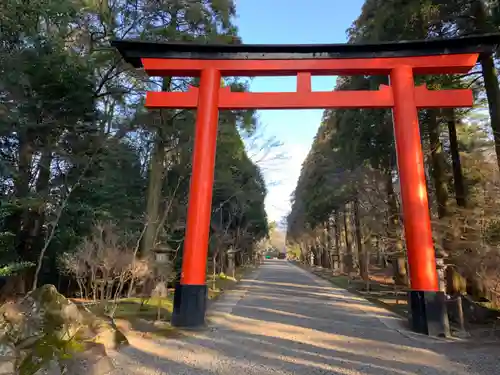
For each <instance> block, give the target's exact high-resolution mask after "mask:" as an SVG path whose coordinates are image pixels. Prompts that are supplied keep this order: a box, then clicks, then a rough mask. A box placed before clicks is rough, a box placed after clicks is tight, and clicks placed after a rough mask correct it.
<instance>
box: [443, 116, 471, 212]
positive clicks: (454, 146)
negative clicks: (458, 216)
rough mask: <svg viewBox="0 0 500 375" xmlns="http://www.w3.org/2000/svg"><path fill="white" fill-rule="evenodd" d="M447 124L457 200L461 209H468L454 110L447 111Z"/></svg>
mask: <svg viewBox="0 0 500 375" xmlns="http://www.w3.org/2000/svg"><path fill="white" fill-rule="evenodd" d="M445 114H446V123H447V125H448V134H449V138H450V153H451V162H452V167H453V184H454V187H455V199H456V201H457V205H458V206H459V207H463V208H465V207H467V196H466V194H467V193H466V190H465V183H464V175H463V172H462V163H461V161H460V152H459V150H458V137H457V121H456V116H455V110H454V109H453V108H450V109H447V110H445Z"/></svg>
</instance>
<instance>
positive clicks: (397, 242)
mask: <svg viewBox="0 0 500 375" xmlns="http://www.w3.org/2000/svg"><path fill="white" fill-rule="evenodd" d="M386 191H387V204H388V206H389V218H388V226H387V232H388V233H387V234H388V237H389V239H390V242H391V244H390V247H389V251H390V252H391V255H390V259H391V264H392V269H393V275H394V282H395V283H396V284H399V285H408V272H407V267H406V256H405V253H404V249H403V241H402V239H401V229H402V228H401V221H400V214H399V210H398V204H397V200H396V194H395V192H394V184H393V182H392V171H391V170H388V171H387V175H386Z"/></svg>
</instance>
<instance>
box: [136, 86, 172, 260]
mask: <svg viewBox="0 0 500 375" xmlns="http://www.w3.org/2000/svg"><path fill="white" fill-rule="evenodd" d="M171 82H172V79H171V78H170V77H166V78H164V79H163V84H162V91H170V86H171ZM161 116H167V113H162V114H161ZM169 125H171V124H169V120H167V121H166V122H163V121H162V122H161V124H160V128H158V129H157V130H156V133H155V135H154V141H153V152H152V155H151V161H150V169H149V181H148V196H147V204H146V213H147V228H146V232H145V233H144V238H143V243H142V245H143V246H142V255H143V256H144V255H146V254H147V253H148V252H149V251H151V250H152V249H154V248H155V246H156V243H155V242H156V240H157V234H158V232H159V231H158V224H159V221H160V206H161V202H162V190H163V183H164V178H165V159H166V156H167V155H166V154H167V151H166V139H165V138H166V136H165V132H166V129H165V128H166V127H167V126H169Z"/></svg>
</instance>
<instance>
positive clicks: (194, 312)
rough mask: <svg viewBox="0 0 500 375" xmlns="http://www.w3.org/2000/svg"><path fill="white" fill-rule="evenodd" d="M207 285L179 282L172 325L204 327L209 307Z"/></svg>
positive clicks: (175, 295)
mask: <svg viewBox="0 0 500 375" xmlns="http://www.w3.org/2000/svg"><path fill="white" fill-rule="evenodd" d="M207 293H208V289H207V286H206V285H182V284H177V285H176V287H175V293H174V310H173V312H172V320H171V323H172V326H174V327H179V328H203V327H204V326H205V311H206V308H207V297H208V294H207Z"/></svg>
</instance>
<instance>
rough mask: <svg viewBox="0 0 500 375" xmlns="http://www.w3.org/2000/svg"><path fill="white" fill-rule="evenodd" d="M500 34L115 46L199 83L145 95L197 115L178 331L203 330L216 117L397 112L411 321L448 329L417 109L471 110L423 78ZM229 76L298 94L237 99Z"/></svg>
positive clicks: (434, 331)
mask: <svg viewBox="0 0 500 375" xmlns="http://www.w3.org/2000/svg"><path fill="white" fill-rule="evenodd" d="M499 41H500V35H499V34H489V35H479V36H472V37H464V38H456V39H446V40H433V41H410V42H398V43H381V44H361V45H360V44H329V45H245V44H234V45H211V44H204V45H200V44H191V43H189V44H185V43H184V44H182V43H150V42H138V41H113V42H112V45H113V46H115V47H116V48H118V50H119V51H120V53H121V54H122V55H123V57H124V58H125V60H126V61H127V62H129V63H131V64H132V65H133V66H134V67H136V68H144V70H145V71H146V72H147V73H148V74H149V75H150V76H159V77H165V76H174V77H176V76H179V77H181V76H182V77H200V86H199V88H195V87H191V88H190V89H189V91H187V92H148V93H147V96H146V107H148V108H192V109H195V108H196V109H197V111H198V112H197V118H196V132H195V146H194V154H193V173H192V177H191V186H190V192H189V206H188V221H187V229H186V238H185V244H184V253H183V263H182V273H181V281H180V284H179V285H178V286H177V287H176V291H175V296H174V311H173V316H172V324H173V325H175V326H179V327H197V326H203V325H204V323H205V309H206V298H207V297H206V296H207V287H206V266H207V251H208V238H209V225H210V217H211V204H212V187H213V178H214V164H215V152H216V143H217V126H218V112H219V110H236V109H310V108H391V109H392V111H393V118H394V136H395V141H396V142H395V143H396V154H397V162H398V171H399V178H400V185H401V196H402V210H403V215H404V223H405V239H406V247H407V253H408V264H409V273H410V283H411V291H410V293H409V296H410V297H409V302H410V304H411V309H410V310H411V311H410V320H411V324H412V327H413V329H414V330H415V331H417V332H422V333H426V334H430V335H438V334H442V333H443V332H444V330H445V328H444V323H443V321H442V316H443V314H444V312H445V310H444V293H442V292H439V287H438V278H437V272H436V259H435V253H434V244H433V240H432V232H431V222H430V216H429V206H428V198H427V189H426V181H425V173H424V162H423V156H422V147H421V143H420V132H419V125H418V113H417V111H418V109H420V108H443V107H451V108H453V107H472V105H473V96H472V91H471V90H468V89H459V90H442V91H433V90H428V89H427V88H426V87H425V86H420V87H415V84H414V76H415V75H419V74H459V73H467V72H469V71H470V70H471V69H472V68H473V67H474V65H475V64H476V62H477V59H478V56H479V54H480V53H485V52H491V51H492V50H493V49H494V48H496V46H497V44H498V42H499ZM314 75H329V76H336V75H363V76H366V75H386V76H389V77H390V85H389V86H385V85H383V86H381V87H380V88H379V90H373V91H333V92H332V91H328V92H314V91H312V89H311V76H314ZM226 76H245V77H255V76H296V77H297V90H296V92H292V93H288V92H287V93H284V92H269V93H249V92H231V90H230V89H229V88H221V87H220V86H221V85H220V82H221V77H226Z"/></svg>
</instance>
